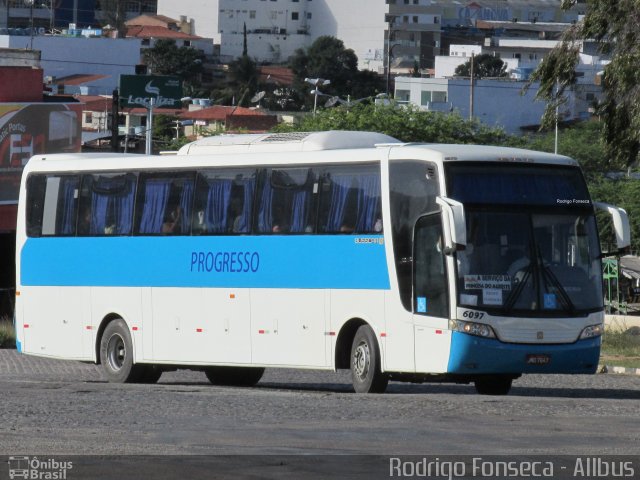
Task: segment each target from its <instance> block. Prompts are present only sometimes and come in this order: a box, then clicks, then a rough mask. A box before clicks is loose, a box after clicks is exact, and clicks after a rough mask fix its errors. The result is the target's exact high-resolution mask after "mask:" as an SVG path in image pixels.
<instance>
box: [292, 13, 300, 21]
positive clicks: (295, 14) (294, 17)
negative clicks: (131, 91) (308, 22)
mask: <svg viewBox="0 0 640 480" xmlns="http://www.w3.org/2000/svg"><path fill="white" fill-rule="evenodd" d="M298 17H299V14H298V12H291V20H298Z"/></svg>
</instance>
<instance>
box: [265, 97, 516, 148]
mask: <svg viewBox="0 0 640 480" xmlns="http://www.w3.org/2000/svg"><path fill="white" fill-rule="evenodd" d="M277 130H278V131H291V130H296V131H323V130H362V131H372V132H380V133H386V134H387V135H391V136H392V137H395V138H397V139H398V140H402V141H403V142H434V143H478V144H494V145H495V144H504V143H507V142H509V140H510V139H509V136H508V135H507V134H506V133H505V132H504V130H501V129H497V128H490V127H487V126H485V125H483V124H481V123H480V122H479V121H469V120H465V119H464V118H462V117H461V116H460V115H457V114H444V113H440V112H427V111H423V110H420V109H419V108H417V107H412V106H402V107H399V106H397V105H395V104H391V105H374V104H373V103H368V104H358V105H355V106H353V107H350V108H348V107H345V106H341V107H335V108H331V109H326V110H319V111H318V114H317V115H316V116H315V117H314V116H311V115H309V116H307V117H305V118H304V119H303V121H302V122H301V123H300V124H298V125H296V126H294V127H291V126H280V127H278V129H277Z"/></svg>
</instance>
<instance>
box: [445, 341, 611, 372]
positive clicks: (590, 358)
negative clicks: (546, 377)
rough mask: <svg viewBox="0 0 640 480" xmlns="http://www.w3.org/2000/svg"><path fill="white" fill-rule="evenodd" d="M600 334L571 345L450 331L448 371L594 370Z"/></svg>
mask: <svg viewBox="0 0 640 480" xmlns="http://www.w3.org/2000/svg"><path fill="white" fill-rule="evenodd" d="M600 344H601V337H597V338H590V339H586V340H579V341H577V342H575V343H572V344H562V345H550V344H546V345H536V344H514V343H503V342H501V341H499V340H496V339H492V338H482V337H477V336H473V335H468V334H466V333H462V332H452V335H451V354H450V356H449V365H448V368H447V372H448V373H453V374H501V373H513V374H520V373H595V371H596V369H597V367H598V359H599V358H600Z"/></svg>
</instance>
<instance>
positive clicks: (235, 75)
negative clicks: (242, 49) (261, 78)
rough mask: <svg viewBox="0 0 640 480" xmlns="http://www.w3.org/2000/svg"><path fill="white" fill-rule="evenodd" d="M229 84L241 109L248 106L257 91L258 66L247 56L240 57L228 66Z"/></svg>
mask: <svg viewBox="0 0 640 480" xmlns="http://www.w3.org/2000/svg"><path fill="white" fill-rule="evenodd" d="M229 80H230V81H229V84H228V86H229V87H230V89H231V90H232V91H233V95H234V96H235V97H236V101H237V104H238V105H240V106H241V107H248V106H249V105H250V99H251V97H252V96H253V95H254V94H255V93H256V91H257V89H258V66H257V64H256V62H254V61H253V60H252V59H251V58H249V56H247V55H242V56H241V57H238V58H237V59H236V60H234V61H233V62H231V63H230V64H229Z"/></svg>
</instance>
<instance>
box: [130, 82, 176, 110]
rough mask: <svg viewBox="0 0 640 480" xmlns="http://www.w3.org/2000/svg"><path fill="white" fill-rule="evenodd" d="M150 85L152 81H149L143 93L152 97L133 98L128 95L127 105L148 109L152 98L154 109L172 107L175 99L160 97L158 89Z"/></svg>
mask: <svg viewBox="0 0 640 480" xmlns="http://www.w3.org/2000/svg"><path fill="white" fill-rule="evenodd" d="M152 83H153V80H151V81H149V82H148V83H147V84H146V85H145V87H144V91H145V92H146V93H148V94H150V95H152V96H153V97H134V96H133V95H129V98H128V99H127V101H128V103H129V104H130V105H132V104H135V105H141V106H143V107H147V108H149V106H150V105H151V98H154V102H153V106H154V107H156V108H159V107H165V106H170V107H173V105H174V103H175V99H173V98H167V97H163V96H162V95H160V88H159V87H154V86H153V85H152Z"/></svg>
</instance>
